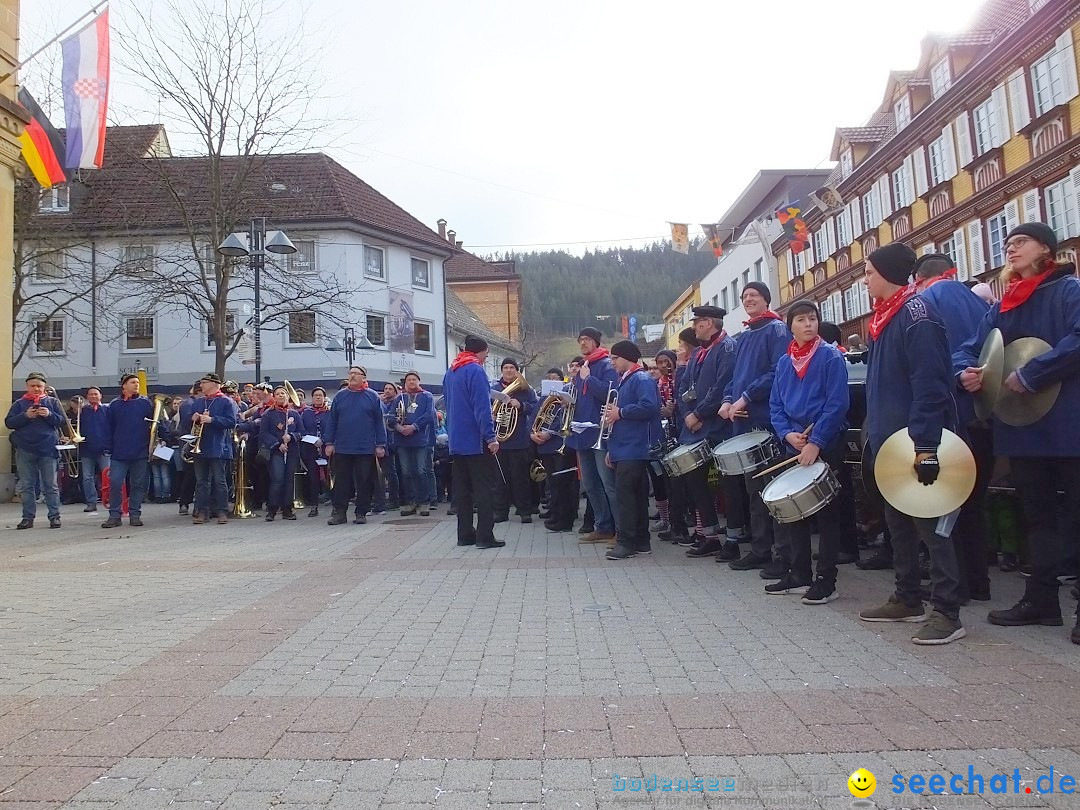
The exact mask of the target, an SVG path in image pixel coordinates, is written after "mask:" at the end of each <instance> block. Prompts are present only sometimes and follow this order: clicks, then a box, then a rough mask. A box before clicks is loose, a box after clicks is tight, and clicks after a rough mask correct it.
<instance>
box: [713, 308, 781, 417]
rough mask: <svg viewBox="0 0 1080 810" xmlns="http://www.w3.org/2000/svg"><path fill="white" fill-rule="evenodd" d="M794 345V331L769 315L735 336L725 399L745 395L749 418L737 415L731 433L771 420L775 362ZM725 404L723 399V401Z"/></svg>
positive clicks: (736, 398)
mask: <svg viewBox="0 0 1080 810" xmlns="http://www.w3.org/2000/svg"><path fill="white" fill-rule="evenodd" d="M789 345H791V331H790V330H789V329H788V328H787V326H786V325H785V324H784V322H783V321H778V320H774V319H771V318H770V319H767V320H762V321H758V322H757V323H755V324H754V325H753V326H751V327H749V328H747V329H745V330H743V331H742V332H739V334H738V335H736V336H735V371H734V372H733V373H732V377H731V382H729V383H728V386H727V390H726V391H724V400H723V401H724V402H735V401H736V400H738V399H739V398H740V397H745V398H746V402H747V407H746V410H747V412H748V413H749V415H750V416H749V418H748V419H735V420H733V422H732V434H733V435H735V436H740V435H742V434H743V433H749V432H750V431H752V430H757V429H758V428H765V429H766V430H768V429H769V428H770V426H771V424H772V418H771V414H770V412H769V395H770V394H771V393H772V384H773V374H775V373H776V364H777V363H778V362H779V360H780V358H781V357H782V356H783V355H784V354H785V353H786V352H787V349H788V346H789ZM721 404H722V403H721Z"/></svg>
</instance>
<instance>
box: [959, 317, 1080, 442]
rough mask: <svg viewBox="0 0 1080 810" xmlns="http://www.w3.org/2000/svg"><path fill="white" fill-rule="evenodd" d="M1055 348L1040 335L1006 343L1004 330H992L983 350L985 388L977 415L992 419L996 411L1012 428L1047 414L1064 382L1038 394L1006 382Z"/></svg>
mask: <svg viewBox="0 0 1080 810" xmlns="http://www.w3.org/2000/svg"><path fill="white" fill-rule="evenodd" d="M1051 348H1052V347H1051V346H1050V344H1049V343H1047V342H1046V341H1045V340H1040V339H1039V338H1037V337H1025V338H1018V339H1016V340H1014V341H1012V342H1011V343H1009V345H1007V346H1006V345H1005V341H1004V339H1003V337H1002V334H1001V330H1000V329H991V330H990V334H989V335H987V336H986V342H984V343H983V347H982V351H981V352H980V353H979V368H981V369H982V388H981V389H979V391H978V393H976V394H975V415H976V416H978V417H979V418H980V419H988V418H989V417H990V415H991V414H993V415H994V416H996V417H997V418H998V419H1000V420H1001V421H1002V422H1004V423H1005V424H1006V425H1011V426H1012V427H1024V426H1025V425H1030V424H1033V423H1035V422H1038V421H1039V420H1040V419H1042V418H1043V417H1044V416H1046V414H1048V413H1049V412H1050V409H1051V408H1053V407H1054V403H1055V402H1057V397H1058V392H1060V391H1061V383H1059V382H1056V383H1054V384H1052V385H1050V386H1048V387H1046V388H1044V389H1043V390H1042V391H1038V392H1036V393H1034V394H1032V393H1023V394H1018V393H1016V392H1015V391H1012V390H1011V389H1009V388H1007V387H1006V386H1005V385H1004V381H1005V379H1006V378H1007V377H1008V376H1009V375H1010V374H1012V373H1013V372H1014V371H1016V370H1017V369H1020V368H1023V367H1024V366H1025V365H1027V363H1028V362H1029V361H1031V360H1034V359H1035V358H1036V357H1038V356H1039V355H1042V354H1045V353H1046V352H1048V351H1050V350H1051Z"/></svg>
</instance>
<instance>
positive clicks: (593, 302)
mask: <svg viewBox="0 0 1080 810" xmlns="http://www.w3.org/2000/svg"><path fill="white" fill-rule="evenodd" d="M697 247H698V245H697V244H696V243H695V244H693V245H692V246H691V248H690V255H688V256H687V255H683V254H681V253H675V252H674V251H672V249H671V244H670V243H669V242H667V241H663V242H654V243H653V244H651V245H649V246H647V247H643V248H610V249H606V250H596V251H586V253H585V255H584V256H574V255H571V254H569V253H566V252H565V251H561V250H549V251H544V252H533V253H511V254H508V255H506V256H503V257H501V258H505V259H513V260H514V261H516V262H517V271H518V272H519V273H520V274H521V277H522V280H523V282H524V283H523V286H524V297H523V301H522V324H523V326H524V327H525V329H526V330H527V331H529V332H531V333H532V334H534V335H567V334H570V335H572V336H576V335H577V330H579V329H581V328H582V327H584V326H596V327H597V328H599V329H601V331H603V332H605V333H606V334H608V335H612V334H614V332H615V330H617V329H618V328H619V318H620V317H621V316H622V315H636V316H637V319H638V324H640V325H644V324H646V323H660V322H661V321H662V320H663V313H664V310H665V309H667V307H669V306H670V305H671V303H672V302H673V301H674V300H675V298H676V296H678V295H679V294H680V293H681V292H682V291H683V290H685V289H686V288H687V287H689V286H690V285H691V284H692V283H693V282H695V281H697V280H699V279H700V278H702V276H704V275H705V274H706V273H707V272H708V271H709V270H711V269H712V268H713V267H715V266H716V259H715V258H714V257H713V254H712V251H711V250H706V251H705V252H701V251H698V249H697ZM598 315H601V316H605V319H604V321H602V322H601V321H598V320H597V316H598ZM638 328H639V330H640V328H641V327H640V326H639V327H638Z"/></svg>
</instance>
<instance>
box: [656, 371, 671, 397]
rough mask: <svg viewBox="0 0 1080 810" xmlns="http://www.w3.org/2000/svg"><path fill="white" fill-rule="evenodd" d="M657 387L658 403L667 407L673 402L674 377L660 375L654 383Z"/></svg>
mask: <svg viewBox="0 0 1080 810" xmlns="http://www.w3.org/2000/svg"><path fill="white" fill-rule="evenodd" d="M656 385H657V387H659V389H660V403H661V404H662V405H667V404H668V403H669V402H673V401H674V400H675V375H674V374H673V375H671V376H670V377H669V376H668V375H667V374H662V375H660V379H659V380H657V381H656Z"/></svg>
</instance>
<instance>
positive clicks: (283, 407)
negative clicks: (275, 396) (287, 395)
mask: <svg viewBox="0 0 1080 810" xmlns="http://www.w3.org/2000/svg"><path fill="white" fill-rule="evenodd" d="M270 407H271V408H273V409H274V410H275V411H281V412H282V413H288V412H289V405H288V403H286V404H285V405H278V404H277V403H276V402H275V403H274V404H273V405H271V406H270Z"/></svg>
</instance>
